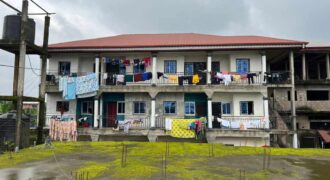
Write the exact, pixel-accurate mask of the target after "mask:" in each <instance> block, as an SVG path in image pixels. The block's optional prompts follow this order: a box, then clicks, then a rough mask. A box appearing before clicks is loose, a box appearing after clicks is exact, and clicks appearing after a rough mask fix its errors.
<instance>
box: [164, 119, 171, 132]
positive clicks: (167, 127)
mask: <svg viewBox="0 0 330 180" xmlns="http://www.w3.org/2000/svg"><path fill="white" fill-rule="evenodd" d="M165 130H167V131H171V130H172V119H170V118H165Z"/></svg>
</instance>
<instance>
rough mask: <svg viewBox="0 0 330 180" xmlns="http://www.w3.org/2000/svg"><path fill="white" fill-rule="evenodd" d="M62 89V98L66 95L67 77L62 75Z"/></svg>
mask: <svg viewBox="0 0 330 180" xmlns="http://www.w3.org/2000/svg"><path fill="white" fill-rule="evenodd" d="M62 83H63V84H62V90H63V95H62V96H63V98H65V97H66V96H67V95H68V77H64V78H63V79H62Z"/></svg>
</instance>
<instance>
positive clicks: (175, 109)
mask: <svg viewBox="0 0 330 180" xmlns="http://www.w3.org/2000/svg"><path fill="white" fill-rule="evenodd" d="M167 102H169V103H174V104H175V108H174V113H171V112H170V113H166V111H165V103H167ZM163 107H164V114H165V115H175V114H176V111H177V108H176V101H163ZM170 111H171V110H170Z"/></svg>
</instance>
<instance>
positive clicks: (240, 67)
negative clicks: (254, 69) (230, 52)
mask: <svg viewBox="0 0 330 180" xmlns="http://www.w3.org/2000/svg"><path fill="white" fill-rule="evenodd" d="M249 70H250V60H249V59H236V72H238V73H242V74H243V73H244V74H246V73H248V72H249Z"/></svg>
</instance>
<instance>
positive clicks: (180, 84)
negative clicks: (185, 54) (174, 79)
mask: <svg viewBox="0 0 330 180" xmlns="http://www.w3.org/2000/svg"><path fill="white" fill-rule="evenodd" d="M178 82H179V86H183V76H179V81H178Z"/></svg>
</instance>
